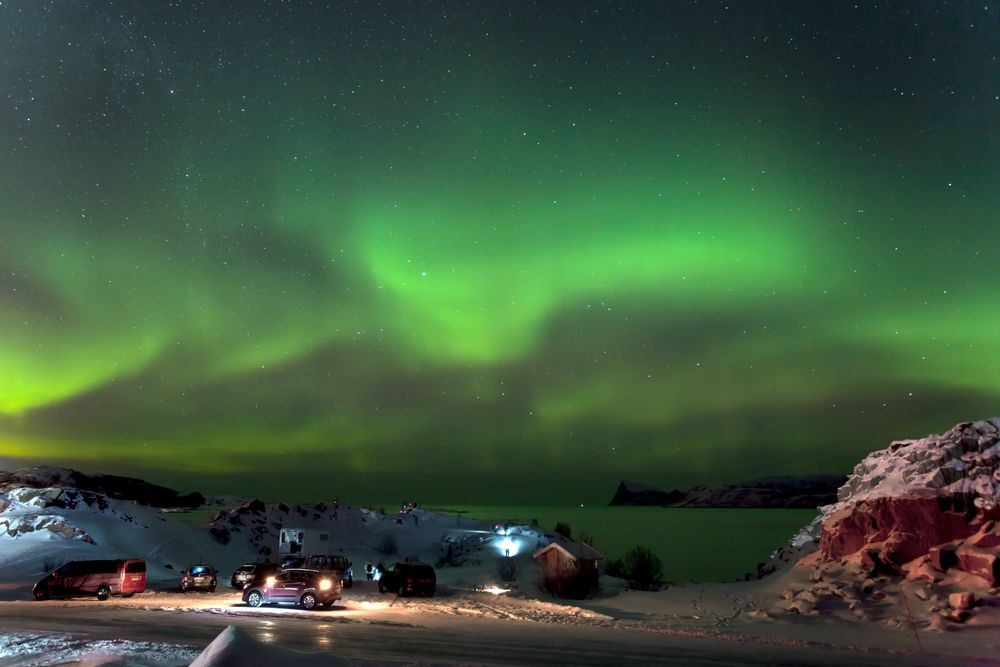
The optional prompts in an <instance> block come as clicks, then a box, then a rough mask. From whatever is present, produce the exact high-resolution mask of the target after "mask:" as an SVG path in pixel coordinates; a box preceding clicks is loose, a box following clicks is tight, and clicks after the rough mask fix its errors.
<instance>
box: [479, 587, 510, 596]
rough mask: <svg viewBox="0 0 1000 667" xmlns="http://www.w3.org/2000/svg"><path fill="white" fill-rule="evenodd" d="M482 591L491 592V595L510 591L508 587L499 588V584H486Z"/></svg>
mask: <svg viewBox="0 0 1000 667" xmlns="http://www.w3.org/2000/svg"><path fill="white" fill-rule="evenodd" d="M483 592H484V593H492V594H493V595H503V594H504V593H510V589H509V588H500V587H499V586H487V587H486V588H484V589H483Z"/></svg>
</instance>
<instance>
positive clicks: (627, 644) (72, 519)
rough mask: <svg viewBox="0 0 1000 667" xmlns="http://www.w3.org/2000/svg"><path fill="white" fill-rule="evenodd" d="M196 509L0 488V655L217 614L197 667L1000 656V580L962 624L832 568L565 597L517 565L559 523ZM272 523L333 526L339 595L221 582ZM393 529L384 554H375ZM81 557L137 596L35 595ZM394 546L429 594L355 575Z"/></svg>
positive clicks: (102, 644) (41, 661)
mask: <svg viewBox="0 0 1000 667" xmlns="http://www.w3.org/2000/svg"><path fill="white" fill-rule="evenodd" d="M209 514H211V513H206V512H205V511H195V512H179V511H163V510H159V509H155V508H151V507H147V506H144V505H141V504H138V503H135V502H132V501H124V500H112V499H108V498H107V497H105V496H102V495H100V494H94V493H92V492H84V491H80V490H78V489H71V488H64V487H50V488H42V489H36V488H31V487H18V486H13V487H8V488H6V489H5V490H3V491H0V664H16V665H50V664H62V663H67V662H76V663H81V664H92V665H97V664H122V665H126V664H127V665H150V666H153V665H155V666H157V667H159V666H161V665H163V666H166V665H171V666H172V665H181V664H187V663H189V662H191V661H192V660H195V657H196V656H197V655H198V654H199V653H201V652H202V651H203V650H204V649H205V648H206V647H207V646H209V645H210V644H211V643H212V642H213V640H214V639H215V638H216V637H217V636H218V635H219V634H220V633H221V632H222V631H223V630H225V628H227V627H229V626H236V627H237V628H239V629H240V631H238V632H237V631H233V632H230V633H229V634H227V635H225V636H223V638H222V639H221V640H220V642H219V643H217V644H216V645H215V648H214V649H213V651H210V654H209V655H207V656H205V659H204V660H203V661H202V663H201V664H251V663H246V662H245V660H247V658H246V656H247V655H254V656H258V657H260V656H270V657H269V658H268V660H270V661H272V662H273V661H275V660H280V661H281V662H285V663H287V664H288V666H289V667H291V666H292V665H293V664H295V659H299V658H301V660H303V661H306V662H303V663H302V664H309V662H308V660H310V658H307V657H303V656H298V655H291V657H289V656H285V655H284V654H281V653H280V652H277V653H276V652H274V651H271V652H268V651H265V650H262V649H261V650H257V649H255V648H254V646H255V644H254V642H264V644H266V645H268V649H269V650H270V649H274V648H275V647H278V646H280V647H282V648H284V649H287V648H294V649H308V650H312V651H314V652H315V651H320V652H323V653H326V654H331V653H332V654H334V655H337V656H340V657H344V656H346V657H348V658H349V659H350V660H351V661H352V663H353V664H359V665H365V664H422V665H426V664H429V663H435V662H439V663H440V664H453V663H462V664H504V665H514V664H607V663H609V662H615V663H618V664H627V663H629V662H637V663H644V664H651V663H659V664H678V665H679V664H698V663H699V662H700V661H701V657H705V660H706V661H707V662H711V664H745V663H751V662H763V663H767V664H789V665H793V664H795V665H798V664H831V665H834V664H836V665H841V664H887V665H888V664H892V665H904V664H946V663H948V661H952V662H953V661H954V660H955V659H956V657H960V658H961V659H963V660H965V659H975V660H976V664H1000V663H995V662H991V660H993V656H996V655H1000V633H997V632H996V630H997V628H1000V591H998V590H990V589H988V588H983V587H980V588H979V589H977V590H978V591H979V593H978V600H977V610H976V613H975V615H974V617H973V619H972V620H971V621H970V622H969V623H967V624H966V625H963V626H961V628H960V629H958V627H957V626H956V627H951V626H948V627H944V626H940V625H938V626H936V627H935V626H932V625H931V624H929V623H928V622H927V618H929V616H928V615H927V613H930V612H928V611H927V610H931V609H932V608H933V607H934V606H935V605H938V606H940V605H941V604H943V603H942V602H941V600H940V599H939V598H940V596H941V595H942V594H944V593H947V591H944V593H942V590H944V589H942V590H932V591H930V592H929V593H928V591H927V589H926V586H924V584H921V583H920V582H910V581H904V582H902V583H898V584H897V583H895V582H890V581H888V580H887V581H886V582H883V583H880V582H874V583H873V585H872V586H871V587H865V588H866V590H864V591H862V590H860V589H857V588H856V587H851V586H848V585H844V583H843V582H847V581H851V580H852V578H853V577H854V576H855V575H853V574H851V575H850V576H846V575H845V576H841V575H839V574H837V573H836V572H834V571H833V570H832V569H829V568H828V569H827V570H825V571H819V570H809V569H806V568H798V567H787V568H785V569H783V570H781V571H779V572H778V573H777V574H775V575H773V576H771V577H768V578H766V579H764V580H762V581H756V582H746V583H741V584H714V585H680V586H674V587H671V588H669V589H667V590H665V591H662V592H659V593H641V592H637V591H629V590H626V589H625V588H624V582H622V581H621V580H617V579H613V578H608V577H604V578H602V580H601V583H602V587H601V590H600V591H599V593H598V595H597V596H596V597H595V598H593V599H590V600H586V601H566V600H557V599H554V598H552V597H551V596H549V595H548V594H547V593H545V592H544V591H543V590H542V588H541V586H540V572H539V570H538V568H537V566H535V565H534V563H533V562H532V561H531V553H532V552H533V551H534V550H535V549H537V548H538V547H540V546H543V545H544V544H547V543H548V541H549V540H552V539H561V538H558V537H556V536H552V535H546V534H542V533H540V532H538V531H536V530H533V529H532V528H531V527H528V526H507V527H503V529H502V533H503V534H500V533H498V532H497V530H496V527H495V526H494V525H493V524H492V523H491V522H484V521H474V520H470V519H464V518H462V519H460V518H457V517H456V516H454V515H450V514H442V513H435V512H430V511H426V510H423V509H413V510H410V511H408V512H405V513H402V514H398V515H396V514H388V515H385V514H381V513H379V512H376V511H373V510H370V509H363V508H350V507H344V506H338V505H336V504H332V503H331V504H324V503H319V504H316V505H304V506H299V505H283V504H273V505H265V504H263V503H259V502H252V503H243V504H241V505H240V506H238V507H234V508H228V509H220V510H218V514H214V515H213V516H209ZM206 520H209V523H208V524H207V525H206ZM282 527H294V528H300V529H305V530H317V529H322V530H324V531H328V533H329V535H330V540H329V542H330V544H331V547H330V549H329V551H332V552H334V553H342V554H344V555H346V556H347V557H348V558H350V559H351V560H352V561H353V562H354V574H355V586H354V587H353V588H349V589H347V590H346V592H345V599H344V600H343V602H342V604H339V605H337V606H335V607H333V608H331V609H325V610H318V611H311V612H306V611H302V610H299V609H295V608H278V607H265V608H261V609H251V608H249V607H247V606H245V605H243V604H242V602H241V600H240V593H239V592H238V591H235V590H233V589H232V588H230V587H229V586H228V584H229V577H230V574H231V572H232V570H233V569H234V568H235V567H237V566H238V565H239V564H241V563H244V562H248V561H257V560H260V559H262V558H263V557H265V556H267V557H270V558H272V559H277V558H278V557H279V554H278V553H277V551H278V533H279V531H280V528H282ZM389 542H391V543H393V544H395V545H396V548H397V553H396V554H392V555H390V554H386V553H383V551H384V550H385V544H387V543H389ZM508 552H509V553H510V554H511V555H512V556H513V557H514V558H515V561H516V563H517V576H516V578H515V580H514V581H512V582H503V581H501V578H500V576H499V568H498V559H499V557H500V556H501V555H502V554H504V553H508ZM93 558H144V559H145V560H146V561H147V564H148V566H149V588H148V590H147V592H146V593H143V594H140V595H136V596H135V597H133V598H131V599H121V598H113V599H111V600H109V601H106V602H98V601H96V600H94V599H86V598H81V599H74V600H50V601H46V602H36V601H33V600H31V587H32V585H33V583H34V582H35V581H37V580H38V579H40V578H41V577H42V576H44V575H45V574H46V573H47V572H48V571H50V570H51V569H53V568H55V567H57V566H58V565H60V564H62V563H64V562H66V561H68V560H72V559H93ZM403 558H414V559H419V560H423V561H428V562H430V563H432V564H435V565H436V566H437V567H436V570H437V576H438V593H437V595H436V596H435V597H433V598H430V599H425V598H398V597H396V596H395V595H388V594H380V593H378V591H377V589H376V587H375V585H374V584H372V583H370V582H366V581H362V580H363V578H364V574H363V565H364V563H365V562H366V561H367V560H372V561H373V562H383V563H385V564H386V565H388V564H391V563H393V562H395V561H397V560H402V559H403ZM196 562H207V563H210V564H212V565H215V566H216V568H218V570H219V586H220V587H219V590H218V591H217V592H216V593H214V594H204V593H188V594H182V593H179V592H178V591H177V585H178V576H179V573H180V571H181V570H183V569H184V568H185V567H186V566H187V565H189V564H192V563H196ZM449 563H450V564H449ZM817 573H818V574H817ZM817 576H818V577H819V579H816V578H815V577H817ZM824 577H825V578H826V579H824ZM859 581H860V579H859ZM823 586H826V587H827V588H829V591H827V592H828V593H829V594H830V595H829V596H828V598H829V599H830V600H834V599H835V600H836V604H834V605H833V606H830V607H829V608H824V610H823V613H822V614H819V610H818V609H813V610H812V611H810V612H808V613H798V614H797V613H794V611H793V610H792V609H791V607H793V606H798V607H802V600H804V599H805V598H806V597H808V596H810V595H815V591H817V590H818V589H819V588H822V587H823ZM869 588H870V590H868V589H869ZM939 588H940V587H939ZM487 589H489V590H493V591H495V593H490V592H485V591H486V590H487ZM918 589H919V590H918ZM831 604H832V603H831ZM814 606H816V605H814ZM925 608H926V609H925ZM813 612H816V613H813ZM911 612H918V613H915V614H914V616H912V617H911V616H910V613H911ZM914 618H915V619H916V620H915V621H913V622H911V621H912V620H913V619H914ZM597 638H600V639H599V641H598V639H597ZM734 645H735V648H734ZM685 652H687V653H685ZM859 655H860V656H862V658H863V659H859V657H858V656H859ZM935 655H943V656H948V658H947V660H945V659H944V658H941V659H939V658H937V657H934V656H935ZM212 656H214V657H212ZM227 656H229V657H228V658H227ZM232 656H237V657H232ZM239 656H243V657H242V658H241V657H239ZM657 656H663V657H662V658H661V659H657ZM667 656H669V657H667ZM684 656H687V658H688V659H687V660H684V659H682V658H683V657H684ZM210 657H212V660H209V658H210ZM213 660H214V662H213ZM227 660H228V662H227ZM241 661H243V662H241Z"/></svg>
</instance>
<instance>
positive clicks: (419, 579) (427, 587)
mask: <svg viewBox="0 0 1000 667" xmlns="http://www.w3.org/2000/svg"><path fill="white" fill-rule="evenodd" d="M436 588H437V575H436V574H435V573H434V568H433V567H431V566H430V565H428V564H427V563H396V564H395V565H393V566H392V567H390V568H389V569H388V570H386V571H385V572H383V573H382V576H381V577H380V578H379V580H378V590H379V593H385V592H391V593H396V594H397V595H413V594H417V595H426V596H428V597H431V596H433V595H434V591H435V589H436Z"/></svg>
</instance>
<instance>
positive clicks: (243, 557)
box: [0, 469, 549, 597]
mask: <svg viewBox="0 0 1000 667" xmlns="http://www.w3.org/2000/svg"><path fill="white" fill-rule="evenodd" d="M71 472H72V471H70V472H67V471H62V470H60V469H49V470H46V471H45V472H43V473H41V474H34V476H33V477H31V479H32V480H33V482H34V483H40V482H41V481H42V480H55V481H57V482H67V483H76V482H78V481H79V479H78V478H76V477H74V476H73V475H72V474H70V473H71ZM15 477H16V478H17V479H18V480H20V481H24V480H25V479H26V478H27V477H26V476H25V475H23V474H20V471H19V473H16V474H14V475H11V474H10V473H5V474H4V477H3V479H5V480H6V482H5V483H4V485H3V486H2V487H0V596H2V597H26V596H28V595H30V589H31V586H32V584H33V583H34V582H35V581H37V580H38V579H40V578H41V577H42V576H43V575H44V574H46V573H47V572H49V571H51V570H52V569H54V568H55V567H57V566H59V565H61V564H62V563H65V562H67V561H70V560H79V559H105V558H111V559H114V558H143V559H145V560H146V562H147V566H148V571H149V582H150V587H152V588H157V589H168V588H173V587H175V586H176V584H177V580H178V576H179V573H180V571H181V570H182V569H184V568H185V567H187V566H188V565H190V564H192V563H196V562H208V563H210V564H212V565H214V566H215V567H216V568H217V569H218V570H219V572H220V583H222V584H223V585H224V584H225V582H226V580H227V579H228V576H229V573H230V572H232V570H234V569H235V568H236V567H237V566H238V565H240V564H241V563H245V562H253V561H259V560H263V559H265V558H270V559H271V560H278V557H279V554H278V538H279V533H280V530H281V528H283V527H284V528H294V529H303V530H319V529H322V530H323V531H325V532H327V533H328V534H329V535H330V544H329V547H328V548H326V549H324V551H325V552H327V553H336V554H343V555H345V556H347V557H348V558H349V559H350V560H352V561H353V562H354V563H355V576H356V577H363V564H364V563H365V561H366V560H372V562H376V563H377V562H380V561H381V562H384V563H385V564H391V563H393V562H396V561H397V560H402V559H404V558H411V559H416V560H423V561H428V562H430V563H432V564H434V565H436V566H438V568H439V570H438V571H439V577H442V575H443V577H442V579H441V580H443V581H445V582H448V583H449V584H452V585H459V586H470V587H474V586H479V585H481V584H483V583H485V582H491V581H495V579H496V560H497V557H498V556H499V555H500V553H501V549H504V550H505V551H506V550H512V555H515V554H517V555H518V558H519V559H520V560H522V561H523V563H522V565H523V566H524V567H522V569H523V570H525V571H527V570H528V569H530V568H528V567H526V566H527V564H528V563H529V562H530V554H531V552H532V551H533V550H534V549H536V548H538V547H540V546H544V545H545V544H547V543H548V539H549V538H548V537H547V536H545V535H543V534H540V533H538V532H537V531H533V530H531V529H530V528H528V527H519V528H512V529H510V530H508V531H505V532H506V533H507V534H505V535H498V534H497V533H496V532H494V531H493V530H492V528H493V525H492V523H491V522H487V521H474V520H470V519H467V518H459V517H456V516H454V515H446V514H439V513H435V512H431V511H427V510H423V509H419V508H409V509H407V510H406V511H403V512H400V513H398V514H381V513H380V512H376V511H373V510H370V509H364V508H354V507H345V506H340V505H338V504H336V503H329V504H328V503H317V504H314V505H294V504H284V503H275V504H265V503H264V502H262V501H260V500H253V501H249V502H244V503H242V504H240V505H238V506H237V507H234V508H231V509H223V510H220V511H218V512H217V513H216V514H215V516H214V517H212V518H211V519H210V520H209V521H208V522H207V523H206V522H205V519H206V516H205V511H204V510H198V511H197V512H190V511H178V510H176V509H166V508H162V509H161V508H158V507H150V506H147V505H143V504H140V503H139V502H137V501H136V500H122V499H116V498H111V497H109V496H107V495H105V494H103V493H98V492H95V491H90V490H84V489H81V488H76V487H74V486H59V485H56V486H33V485H17V484H16V483H15V481H14V478H15ZM91 479H94V478H91ZM98 479H100V477H98ZM140 481H141V480H140ZM136 488H139V487H136Z"/></svg>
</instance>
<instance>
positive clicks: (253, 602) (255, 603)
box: [247, 591, 264, 607]
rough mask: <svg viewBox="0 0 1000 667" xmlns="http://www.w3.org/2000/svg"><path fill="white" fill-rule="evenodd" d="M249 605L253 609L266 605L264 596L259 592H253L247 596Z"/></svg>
mask: <svg viewBox="0 0 1000 667" xmlns="http://www.w3.org/2000/svg"><path fill="white" fill-rule="evenodd" d="M247 604H248V605H250V606H251V607H259V606H261V605H262V604H264V596H263V595H261V594H260V593H259V592H257V591H252V592H251V593H250V595H248V596H247Z"/></svg>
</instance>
